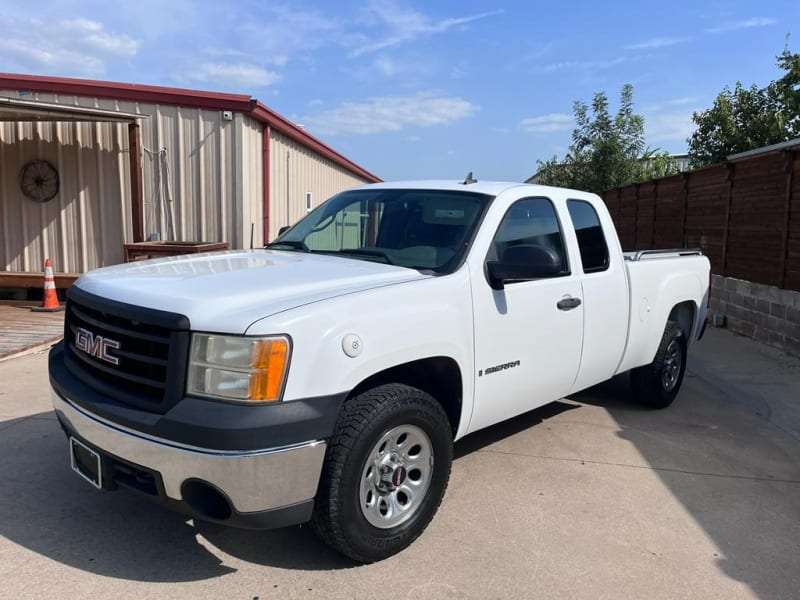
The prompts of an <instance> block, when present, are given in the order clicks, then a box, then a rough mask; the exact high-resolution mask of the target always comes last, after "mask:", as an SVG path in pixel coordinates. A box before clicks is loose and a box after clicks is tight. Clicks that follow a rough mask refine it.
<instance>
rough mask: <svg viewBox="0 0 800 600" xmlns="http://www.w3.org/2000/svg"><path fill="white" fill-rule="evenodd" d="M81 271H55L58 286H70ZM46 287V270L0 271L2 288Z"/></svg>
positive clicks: (61, 287) (59, 287)
mask: <svg viewBox="0 0 800 600" xmlns="http://www.w3.org/2000/svg"><path fill="white" fill-rule="evenodd" d="M80 276H81V274H80V273H54V279H55V280H56V287H57V288H58V289H63V288H68V287H69V286H71V285H72V284H73V283H74V282H75V280H76V279H77V278H78V277H80ZM41 287H44V272H42V271H40V272H35V271H34V272H22V271H0V288H41Z"/></svg>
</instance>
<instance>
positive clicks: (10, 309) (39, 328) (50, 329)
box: [0, 304, 64, 360]
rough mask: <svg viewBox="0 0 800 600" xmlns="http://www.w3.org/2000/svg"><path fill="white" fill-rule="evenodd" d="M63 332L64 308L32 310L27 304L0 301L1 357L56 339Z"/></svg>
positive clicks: (1, 358)
mask: <svg viewBox="0 0 800 600" xmlns="http://www.w3.org/2000/svg"><path fill="white" fill-rule="evenodd" d="M63 334H64V313H63V312H55V313H44V312H41V313H40V312H32V311H31V310H30V308H29V307H27V306H11V305H2V304H0V360H3V359H4V358H8V357H11V356H13V355H15V354H19V353H20V352H23V351H25V350H28V349H31V348H35V347H37V346H41V345H43V344H47V343H50V342H55V341H57V340H58V339H59V338H60V337H61V336H62V335H63Z"/></svg>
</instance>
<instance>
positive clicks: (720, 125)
mask: <svg viewBox="0 0 800 600" xmlns="http://www.w3.org/2000/svg"><path fill="white" fill-rule="evenodd" d="M777 65H778V67H779V68H781V69H782V70H783V71H784V75H783V77H781V78H780V79H777V80H775V81H772V82H770V83H769V84H768V85H767V86H766V87H763V88H759V87H758V86H756V85H755V84H753V85H751V86H750V87H744V86H743V85H742V84H741V82H736V86H735V87H734V89H733V90H731V89H730V88H729V87H728V86H725V88H724V89H723V90H722V91H721V92H720V93H719V94H718V95H717V97H716V98H715V99H714V104H713V105H712V106H711V108H708V109H706V110H704V111H702V112H696V113H694V114H693V115H692V120H693V121H694V123H695V125H696V127H697V128H696V129H695V131H694V133H692V135H691V137H690V138H689V139H688V140H687V141H688V143H689V157H690V159H691V162H692V166H694V167H700V166H703V165H708V164H713V163H717V162H722V161H724V160H725V159H726V158H727V157H728V156H730V155H731V154H736V153H738V152H746V151H747V150H752V149H754V148H760V147H762V146H769V145H770V144H777V143H780V142H785V141H787V140H791V139H793V138H796V137H798V136H800V54H797V53H794V54H793V53H791V52H790V51H789V48H788V40H787V47H786V48H785V49H784V51H783V53H781V54H780V55H779V56H778V57H777Z"/></svg>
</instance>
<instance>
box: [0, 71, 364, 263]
mask: <svg viewBox="0 0 800 600" xmlns="http://www.w3.org/2000/svg"><path fill="white" fill-rule="evenodd" d="M374 181H380V180H379V179H378V178H377V177H376V176H375V175H373V174H372V173H370V172H369V171H367V170H365V169H363V168H362V167H360V166H359V165H357V164H355V163H353V162H352V161H351V160H349V159H347V158H346V157H344V156H343V155H341V154H339V153H338V152H336V151H335V150H333V149H332V148H331V147H329V146H328V145H326V144H325V143H323V142H321V141H320V140H318V139H316V138H315V137H313V136H311V135H310V134H308V133H307V132H306V131H304V130H303V129H302V128H301V127H298V126H297V125H295V124H294V123H292V122H290V121H289V120H288V119H286V118H284V117H282V116H281V115H279V114H278V113H276V112H274V111H273V110H271V109H270V108H268V107H267V106H265V105H264V104H262V103H261V102H259V101H258V100H255V99H252V98H250V97H248V96H243V95H238V94H223V93H216V92H200V91H195V90H185V89H174V88H165V87H155V86H145V85H136V84H127V83H109V82H101V81H90V80H81V79H66V78H56V77H40V76H31V75H13V74H2V73H0V235H1V236H2V241H0V268H2V271H5V272H40V271H41V270H42V264H43V261H44V259H45V258H47V257H49V258H51V259H52V260H53V264H54V265H55V268H56V270H57V271H59V272H75V273H80V272H84V271H87V270H89V269H93V268H95V267H100V266H104V265H110V264H115V263H119V262H122V260H123V244H124V243H131V242H140V241H144V240H147V239H162V240H185V241H190V240H191V241H209V242H228V243H229V245H230V247H231V248H244V247H250V245H251V244H252V245H253V246H259V245H262V244H263V243H264V241H266V240H269V239H271V238H273V237H275V236H276V235H277V231H278V229H279V228H280V227H281V226H283V225H287V224H290V223H293V222H295V221H297V219H299V218H300V217H301V216H302V215H304V214H305V213H306V211H307V209H308V207H309V206H315V205H316V204H318V203H319V202H321V201H322V200H324V199H325V198H327V197H329V196H330V195H332V194H334V193H336V192H338V191H341V190H343V189H346V188H348V187H351V186H354V185H359V184H362V183H365V182H374ZM2 271H0V273H1V272H2Z"/></svg>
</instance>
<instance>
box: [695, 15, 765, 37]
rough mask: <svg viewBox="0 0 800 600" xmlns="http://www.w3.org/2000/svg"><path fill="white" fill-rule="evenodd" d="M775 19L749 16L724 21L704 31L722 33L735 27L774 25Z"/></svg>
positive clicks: (735, 28) (746, 27) (734, 29)
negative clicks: (747, 17)
mask: <svg viewBox="0 0 800 600" xmlns="http://www.w3.org/2000/svg"><path fill="white" fill-rule="evenodd" d="M776 22H777V21H776V19H774V18H772V17H751V18H750V19H741V20H739V21H724V22H722V23H720V24H719V25H716V26H715V27H709V28H708V29H706V33H724V32H726V31H736V30H737V29H750V28H752V27H767V26H768V25H774V24H775V23H776Z"/></svg>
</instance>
